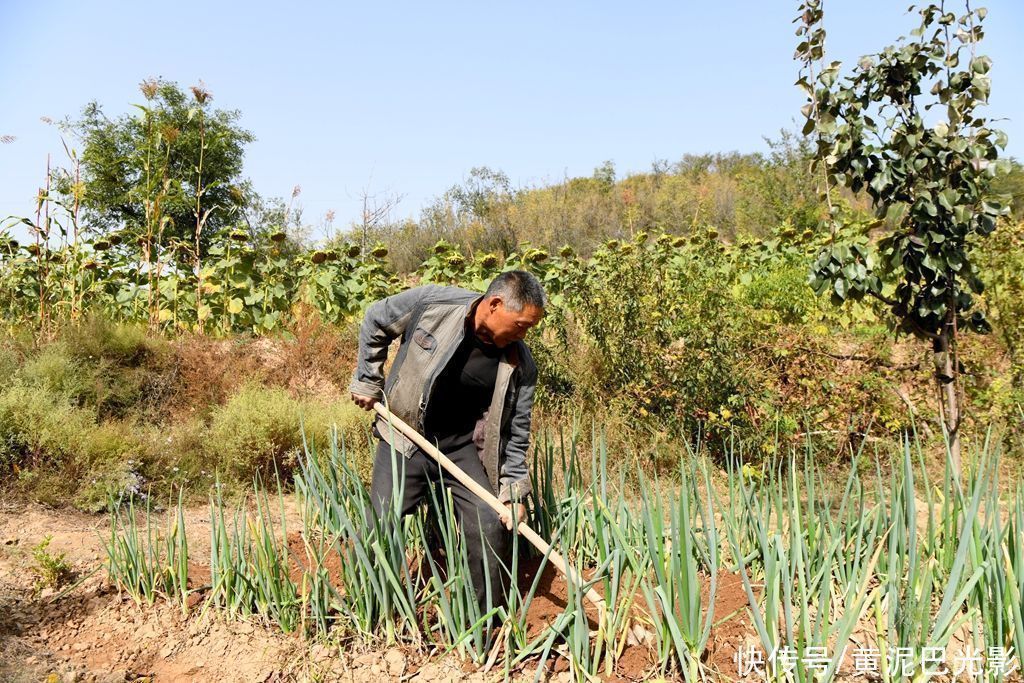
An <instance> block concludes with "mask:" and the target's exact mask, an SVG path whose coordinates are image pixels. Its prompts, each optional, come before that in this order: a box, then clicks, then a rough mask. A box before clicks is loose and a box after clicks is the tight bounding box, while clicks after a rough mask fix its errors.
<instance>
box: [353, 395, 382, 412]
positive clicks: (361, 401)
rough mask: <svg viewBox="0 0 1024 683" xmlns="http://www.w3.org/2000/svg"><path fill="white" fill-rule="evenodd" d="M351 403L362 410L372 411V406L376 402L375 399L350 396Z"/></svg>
mask: <svg viewBox="0 0 1024 683" xmlns="http://www.w3.org/2000/svg"><path fill="white" fill-rule="evenodd" d="M352 401H353V402H354V403H355V404H356V405H357V406H359V407H360V408H362V409H363V410H373V404H374V403H376V402H377V399H375V398H373V397H371V396H360V395H359V394H352Z"/></svg>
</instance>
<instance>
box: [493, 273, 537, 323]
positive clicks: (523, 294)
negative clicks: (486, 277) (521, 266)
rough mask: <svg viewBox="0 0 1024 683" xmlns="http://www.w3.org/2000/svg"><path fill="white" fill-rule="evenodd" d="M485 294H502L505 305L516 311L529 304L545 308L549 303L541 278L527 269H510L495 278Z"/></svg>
mask: <svg viewBox="0 0 1024 683" xmlns="http://www.w3.org/2000/svg"><path fill="white" fill-rule="evenodd" d="M484 296H485V297H491V296H500V297H501V298H502V300H504V302H505V307H506V308H508V309H509V310H510V311H513V312H515V313H518V312H519V311H521V310H523V307H524V306H527V305H530V306H536V307H537V308H540V309H544V308H546V307H547V303H548V301H547V296H546V295H545V294H544V287H543V286H541V284H540V280H538V279H537V278H536V277H534V276H533V275H532V274H530V273H528V272H526V271H525V270H509V271H506V272H504V273H502V274H501V275H499V276H498V277H496V278H494V279H493V280H492V281H491V284H490V286H488V287H487V292H486V293H485V294H484Z"/></svg>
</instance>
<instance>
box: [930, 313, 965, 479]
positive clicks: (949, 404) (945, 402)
mask: <svg viewBox="0 0 1024 683" xmlns="http://www.w3.org/2000/svg"><path fill="white" fill-rule="evenodd" d="M952 334H953V332H952V329H951V328H949V327H946V328H945V329H943V331H942V333H941V334H940V335H939V336H938V337H936V338H935V339H934V340H933V341H932V353H933V357H934V362H935V381H936V382H937V383H938V387H939V399H940V406H939V408H940V413H941V414H942V418H943V422H944V425H945V428H946V433H947V434H948V435H949V457H950V460H951V462H952V466H953V474H954V475H955V476H956V478H957V481H960V472H961V464H960V404H959V401H958V400H957V395H956V382H955V379H956V369H955V368H954V367H953V354H952V344H951V341H952V339H951V337H952Z"/></svg>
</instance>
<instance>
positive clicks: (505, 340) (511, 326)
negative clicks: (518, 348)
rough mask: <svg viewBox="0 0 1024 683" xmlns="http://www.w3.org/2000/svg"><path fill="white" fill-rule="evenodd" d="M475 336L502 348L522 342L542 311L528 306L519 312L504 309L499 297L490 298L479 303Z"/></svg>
mask: <svg viewBox="0 0 1024 683" xmlns="http://www.w3.org/2000/svg"><path fill="white" fill-rule="evenodd" d="M480 309H481V311H480V315H479V317H478V318H477V319H478V321H479V324H478V325H477V329H476V334H477V336H478V337H480V338H481V339H483V340H484V341H485V342H488V343H491V344H494V345H495V346H497V347H499V348H504V347H506V346H508V345H509V344H511V343H512V342H517V341H522V339H523V338H524V337H526V333H527V332H529V331H530V328H532V327H535V326H536V325H537V323H539V322H540V319H541V318H543V317H544V309H543V308H538V307H536V306H531V305H529V304H527V305H525V306H523V310H521V311H511V310H509V309H508V308H506V307H505V301H504V299H502V298H501V297H500V296H492V297H491V298H489V299H484V300H483V301H481V302H480Z"/></svg>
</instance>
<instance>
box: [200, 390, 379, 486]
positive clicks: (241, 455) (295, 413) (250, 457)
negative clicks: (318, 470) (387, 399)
mask: <svg viewBox="0 0 1024 683" xmlns="http://www.w3.org/2000/svg"><path fill="white" fill-rule="evenodd" d="M300 417H301V420H302V422H303V424H304V425H305V430H306V436H307V438H311V439H314V440H315V441H316V443H318V444H325V443H328V435H329V433H330V428H331V425H333V424H337V426H338V431H339V433H340V435H341V436H344V437H345V438H346V440H347V441H348V442H349V443H359V439H360V434H361V432H362V431H363V429H364V425H365V424H366V417H365V415H364V414H363V412H362V411H361V410H360V409H359V408H358V407H356V406H355V405H354V404H352V403H351V402H349V401H346V400H340V401H335V402H333V403H324V402H318V401H313V400H308V401H297V400H296V399H294V398H292V397H291V396H290V395H289V394H288V392H287V391H285V390H284V389H279V388H268V387H262V386H259V385H257V384H254V383H250V384H247V385H245V386H244V387H243V388H242V389H241V390H240V391H239V392H238V393H236V394H235V395H234V396H232V397H231V398H230V399H229V400H228V402H227V403H226V404H224V405H223V406H221V407H219V408H217V409H215V410H214V412H213V415H212V417H211V420H210V429H209V439H208V442H209V444H210V446H209V448H210V451H211V454H212V455H213V456H214V457H215V462H216V464H217V467H218V468H219V469H220V471H222V472H226V473H229V474H231V475H232V476H233V477H234V478H236V479H241V480H243V481H244V480H247V479H250V478H251V477H253V476H260V477H263V478H265V479H266V478H272V477H273V476H274V472H275V469H276V470H277V472H279V473H281V474H282V475H284V474H286V473H287V472H288V471H290V470H291V468H292V467H293V466H294V465H295V463H296V456H297V455H298V454H299V453H300V452H301V450H302V432H301V430H300ZM363 450H364V451H365V449H363Z"/></svg>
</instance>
